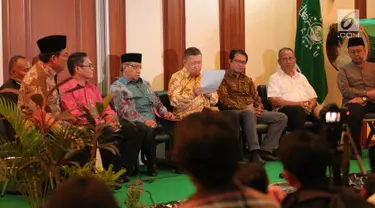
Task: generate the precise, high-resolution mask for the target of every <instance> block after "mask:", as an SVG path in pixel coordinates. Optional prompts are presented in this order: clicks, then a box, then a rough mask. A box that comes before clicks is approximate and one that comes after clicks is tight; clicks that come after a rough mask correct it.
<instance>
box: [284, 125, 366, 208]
mask: <svg viewBox="0 0 375 208" xmlns="http://www.w3.org/2000/svg"><path fill="white" fill-rule="evenodd" d="M286 137H287V138H286V139H284V140H283V142H282V143H281V144H280V159H281V162H282V164H283V167H284V168H283V175H284V176H285V179H286V180H287V181H288V183H289V184H290V185H291V186H294V187H296V188H297V191H296V192H295V193H292V194H290V195H289V196H287V197H286V199H285V200H284V201H283V207H284V208H292V207H293V208H294V207H298V208H304V207H314V208H315V207H319V208H323V207H356V208H360V207H371V205H370V204H368V203H367V202H366V201H365V200H364V199H363V198H362V197H361V196H360V195H359V194H357V193H355V192H354V190H352V189H349V188H338V187H333V186H331V180H330V178H329V177H327V175H326V173H327V167H328V165H329V163H330V162H329V161H330V147H329V145H328V142H327V141H326V139H325V138H323V137H319V136H318V135H315V134H312V133H309V132H307V131H301V132H293V133H291V134H288V135H286Z"/></svg>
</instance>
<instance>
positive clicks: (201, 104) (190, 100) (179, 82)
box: [168, 68, 218, 119]
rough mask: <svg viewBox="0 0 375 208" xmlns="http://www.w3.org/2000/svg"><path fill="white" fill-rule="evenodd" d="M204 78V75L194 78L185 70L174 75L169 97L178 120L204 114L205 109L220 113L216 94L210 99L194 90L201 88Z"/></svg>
mask: <svg viewBox="0 0 375 208" xmlns="http://www.w3.org/2000/svg"><path fill="white" fill-rule="evenodd" d="M202 76H203V73H201V74H200V75H198V76H197V77H192V76H190V74H189V72H187V70H186V69H185V68H183V69H181V70H180V71H178V72H176V73H174V74H173V75H172V77H171V79H170V80H169V84H168V96H169V100H170V103H171V106H173V107H174V112H173V113H174V115H175V116H176V118H178V119H182V118H184V117H186V116H188V115H190V114H192V113H197V112H202V111H203V109H205V108H207V109H210V110H213V111H218V108H217V107H216V104H217V102H218V95H217V93H216V92H214V93H212V94H211V96H210V97H206V96H205V95H198V96H197V95H196V94H195V93H194V88H196V87H201V81H202Z"/></svg>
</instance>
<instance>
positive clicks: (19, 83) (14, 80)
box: [10, 77, 21, 85]
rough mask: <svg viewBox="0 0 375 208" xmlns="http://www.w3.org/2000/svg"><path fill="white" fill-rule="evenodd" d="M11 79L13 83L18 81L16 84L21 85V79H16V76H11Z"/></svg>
mask: <svg viewBox="0 0 375 208" xmlns="http://www.w3.org/2000/svg"><path fill="white" fill-rule="evenodd" d="M10 79H11V80H12V82H13V83H16V84H18V85H21V82H20V81H21V80H19V79H15V78H13V77H11V78H10Z"/></svg>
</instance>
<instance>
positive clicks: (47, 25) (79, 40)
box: [2, 0, 97, 83]
mask: <svg viewBox="0 0 375 208" xmlns="http://www.w3.org/2000/svg"><path fill="white" fill-rule="evenodd" d="M2 3H3V36H4V39H3V47H4V69H7V68H8V61H9V59H10V57H11V56H14V55H24V56H26V57H27V58H28V59H29V60H30V61H31V59H32V58H33V57H35V56H37V55H38V54H39V49H38V46H37V44H36V41H37V40H38V39H40V38H42V37H44V36H48V35H57V34H61V35H66V36H67V49H68V51H69V53H72V52H76V51H85V52H87V53H88V54H89V55H90V58H91V60H92V62H93V63H94V64H95V65H96V59H97V57H96V54H97V53H96V50H97V46H96V22H95V21H96V18H95V16H96V10H95V8H96V7H95V1H87V0H64V1H61V0H3V2H2ZM67 76H69V73H68V71H67V70H64V71H63V72H62V73H60V75H59V80H62V79H64V78H66V77H67ZM8 78H9V73H8V70H4V81H5V80H6V79H8ZM96 80H97V79H96V73H95V78H94V79H93V82H94V83H96Z"/></svg>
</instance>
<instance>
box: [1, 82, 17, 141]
mask: <svg viewBox="0 0 375 208" xmlns="http://www.w3.org/2000/svg"><path fill="white" fill-rule="evenodd" d="M3 89H15V90H19V89H20V84H18V83H17V82H16V81H15V80H13V79H9V80H8V81H6V82H5V83H4V84H3V85H2V86H1V87H0V90H3ZM1 95H2V96H4V97H5V98H7V99H8V100H10V101H12V102H14V103H15V104H16V105H17V102H18V94H14V93H11V92H5V93H1ZM0 117H3V116H2V115H0ZM0 133H1V135H6V137H7V138H8V139H9V140H10V141H14V140H15V135H16V133H15V131H14V129H13V127H12V125H10V123H9V122H8V120H6V119H4V120H0Z"/></svg>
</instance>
